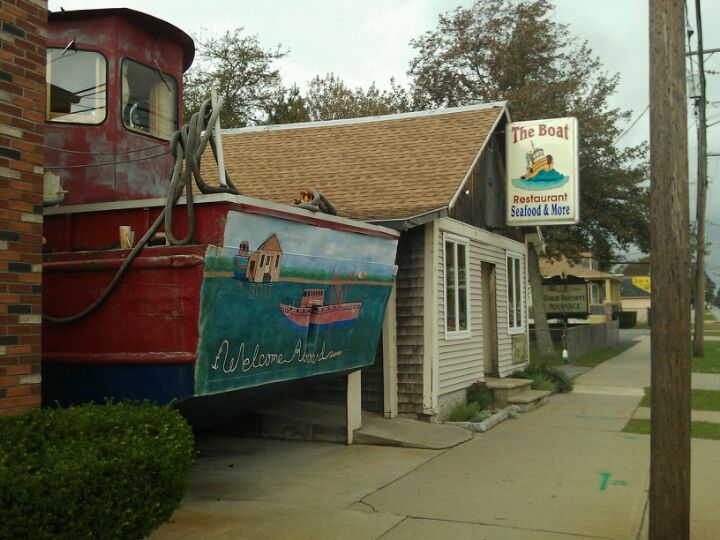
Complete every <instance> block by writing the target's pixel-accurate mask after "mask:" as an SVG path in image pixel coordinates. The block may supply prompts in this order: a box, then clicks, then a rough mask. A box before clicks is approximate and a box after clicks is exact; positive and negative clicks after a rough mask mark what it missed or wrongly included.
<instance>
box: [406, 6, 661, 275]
mask: <svg viewBox="0 0 720 540" xmlns="http://www.w3.org/2000/svg"><path fill="white" fill-rule="evenodd" d="M411 43H412V45H413V47H415V49H416V50H417V52H418V53H417V56H416V57H415V58H414V59H413V60H412V62H411V64H410V71H409V75H410V76H411V77H412V84H413V89H412V95H413V101H414V103H415V105H416V106H418V107H422V108H428V107H439V106H458V105H466V104H470V103H476V102H487V101H497V100H509V101H510V112H511V114H512V118H513V120H528V119H538V118H552V117H560V116H576V117H577V118H578V122H579V126H580V193H581V197H582V200H581V221H580V223H578V224H577V225H573V226H563V227H550V228H547V229H544V231H543V232H544V233H545V236H546V240H547V243H548V249H549V254H550V255H551V256H552V255H560V254H562V255H565V256H567V257H569V258H571V259H575V258H577V256H578V255H579V253H580V252H582V251H592V252H593V255H594V256H595V257H596V258H597V259H598V260H599V261H600V262H601V263H602V262H605V261H609V260H611V259H612V258H613V255H614V253H615V252H616V251H617V250H624V249H627V248H628V247H629V246H630V245H631V244H635V245H637V246H639V247H640V248H641V249H646V248H647V246H648V243H649V236H648V219H647V216H648V190H647V186H646V184H645V183H644V181H645V180H646V163H645V161H646V146H645V145H640V146H635V147H630V148H624V149H619V148H618V147H616V146H615V144H614V141H616V140H617V138H618V137H619V136H620V134H621V130H620V127H619V126H620V124H621V122H623V121H626V120H628V119H629V117H630V113H629V112H626V111H621V110H619V109H616V108H611V107H610V106H609V105H608V98H609V97H610V96H611V95H612V94H613V93H614V92H615V89H616V87H617V84H618V80H619V78H618V75H608V74H607V73H605V72H604V71H603V68H602V66H601V64H600V62H599V60H598V59H597V58H596V57H594V56H593V55H592V51H591V50H590V48H589V47H588V45H587V43H579V42H578V41H577V40H576V39H575V38H573V37H571V34H570V31H569V27H568V25H563V24H558V23H556V22H555V20H554V17H553V6H552V4H551V3H550V2H549V1H548V0H521V1H514V0H480V1H476V2H475V4H474V5H473V6H471V7H469V8H457V9H456V10H454V11H452V12H450V13H447V14H445V15H441V16H440V20H439V25H438V28H437V29H436V30H434V31H430V32H427V33H426V34H424V35H423V36H421V37H419V38H418V39H415V40H413V41H412V42H411Z"/></svg>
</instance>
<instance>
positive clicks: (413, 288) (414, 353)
mask: <svg viewBox="0 0 720 540" xmlns="http://www.w3.org/2000/svg"><path fill="white" fill-rule="evenodd" d="M423 255H424V229H423V228H422V227H415V228H414V229H410V230H409V231H407V232H403V233H402V235H401V237H400V242H399V243H398V251H397V264H398V274H397V282H396V283H397V289H396V290H397V293H396V294H397V300H396V302H397V358H398V368H397V369H398V374H397V376H398V412H399V413H401V414H402V413H405V414H407V413H422V411H423V354H424V336H423V329H424V318H423V304H424V303H423V293H424V280H423V272H424V261H423V258H424V257H423Z"/></svg>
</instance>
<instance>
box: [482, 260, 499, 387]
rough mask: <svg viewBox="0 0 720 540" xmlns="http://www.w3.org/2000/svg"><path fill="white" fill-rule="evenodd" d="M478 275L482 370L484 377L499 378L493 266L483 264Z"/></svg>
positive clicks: (495, 290) (495, 292)
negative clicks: (480, 294)
mask: <svg viewBox="0 0 720 540" xmlns="http://www.w3.org/2000/svg"><path fill="white" fill-rule="evenodd" d="M480 273H481V280H482V306H483V368H484V371H485V376H486V377H499V376H500V367H499V365H498V336H497V285H496V279H495V265H494V264H492V263H488V262H483V263H482V266H481V270H480Z"/></svg>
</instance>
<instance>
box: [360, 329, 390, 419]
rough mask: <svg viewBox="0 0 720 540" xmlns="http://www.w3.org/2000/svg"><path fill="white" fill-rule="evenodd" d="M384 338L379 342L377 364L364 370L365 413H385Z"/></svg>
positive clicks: (362, 381)
mask: <svg viewBox="0 0 720 540" xmlns="http://www.w3.org/2000/svg"><path fill="white" fill-rule="evenodd" d="M382 353H383V349H382V337H381V338H380V340H379V342H378V348H377V352H376V354H375V363H374V364H372V365H371V366H367V367H365V368H363V369H362V379H361V392H362V409H363V410H364V411H370V412H376V413H382V412H384V397H385V392H384V390H383V354H382Z"/></svg>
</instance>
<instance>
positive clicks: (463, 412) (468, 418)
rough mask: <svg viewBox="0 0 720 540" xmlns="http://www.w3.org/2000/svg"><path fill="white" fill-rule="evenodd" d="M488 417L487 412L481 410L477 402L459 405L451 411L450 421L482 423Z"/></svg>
mask: <svg viewBox="0 0 720 540" xmlns="http://www.w3.org/2000/svg"><path fill="white" fill-rule="evenodd" d="M487 417H488V413H487V412H486V411H482V410H480V405H479V404H478V403H477V402H471V403H467V404H465V403H458V404H457V405H455V406H454V407H453V408H452V410H451V411H450V416H448V420H449V421H450V422H482V421H483V420H485V419H486V418H487Z"/></svg>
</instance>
